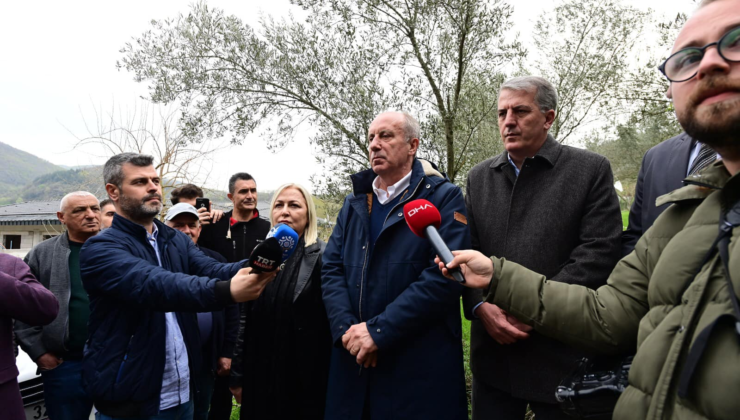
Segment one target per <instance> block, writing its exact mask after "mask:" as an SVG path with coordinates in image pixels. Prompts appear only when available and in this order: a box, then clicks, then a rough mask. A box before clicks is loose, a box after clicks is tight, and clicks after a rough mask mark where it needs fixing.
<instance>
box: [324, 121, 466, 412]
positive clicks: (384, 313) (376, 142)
mask: <svg viewBox="0 0 740 420" xmlns="http://www.w3.org/2000/svg"><path fill="white" fill-rule="evenodd" d="M368 141H369V144H370V163H371V165H372V169H369V170H366V171H363V172H360V173H358V174H355V175H353V176H352V184H353V190H354V192H353V193H352V194H350V195H349V196H348V197H347V198H346V199H345V201H344V206H343V207H342V210H341V211H340V213H339V216H338V217H337V224H336V226H335V227H334V231H333V233H332V235H331V239H330V240H329V243H328V244H327V247H326V251H325V252H324V256H323V269H322V291H323V298H324V305H325V306H326V312H327V315H328V317H329V322H330V326H331V333H332V338H333V341H334V344H335V348H334V350H333V351H332V356H331V365H330V371H329V385H328V391H327V403H326V404H327V405H326V411H325V412H326V415H325V418H326V419H346V420H360V419H363V420H364V419H388V418H397V419H446V420H462V419H467V402H466V398H465V378H464V371H463V353H462V339H461V325H460V294H461V291H462V288H461V286H460V285H458V284H454V283H452V282H449V281H447V283H445V279H444V277H442V275H441V274H440V272H439V271H438V270H435V268H436V266H435V265H434V256H435V252H434V250H433V248H432V247H431V244H430V243H429V241H427V240H426V239H423V238H419V237H418V236H415V235H414V234H413V233H412V232H411V230H410V229H409V228H408V226H407V225H406V223H405V221H404V217H403V205H404V204H405V203H408V202H409V201H411V200H414V199H418V198H424V199H426V200H429V201H430V202H431V203H432V204H434V205H435V206H436V207H437V208H438V209H439V211H440V213H441V215H442V225H441V226H440V228H439V233H440V235H441V236H442V238H443V239H444V240H445V241H446V242H447V244H448V245H449V247H450V248H451V249H457V248H456V247H458V246H460V245H462V244H465V245H469V244H470V234H469V232H468V227H467V218H466V210H465V202H464V200H463V196H462V192H461V191H460V188H458V187H456V186H455V185H454V184H452V183H451V182H450V181H449V179H447V178H446V177H444V176H443V175H442V174H440V173H439V172H438V171H437V170H436V169H435V168H433V167H432V165H431V164H429V163H428V162H425V161H421V160H418V159H416V158H415V155H416V150H417V148H418V146H419V124H418V122H416V120H415V119H414V118H413V117H412V116H410V115H408V114H407V113H401V112H389V113H384V114H381V115H379V116H378V117H377V118H376V119H375V120H374V121H373V122H372V124H371V125H370V130H369V138H368Z"/></svg>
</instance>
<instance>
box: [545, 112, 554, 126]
mask: <svg viewBox="0 0 740 420" xmlns="http://www.w3.org/2000/svg"><path fill="white" fill-rule="evenodd" d="M554 122H555V110H554V109H551V110H549V111H547V112H545V130H549V129H550V127H552V124H553V123H554Z"/></svg>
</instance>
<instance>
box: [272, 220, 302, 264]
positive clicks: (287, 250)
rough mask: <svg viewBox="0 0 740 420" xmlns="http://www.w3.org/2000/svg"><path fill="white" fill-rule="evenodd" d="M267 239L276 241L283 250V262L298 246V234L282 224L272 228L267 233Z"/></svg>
mask: <svg viewBox="0 0 740 420" xmlns="http://www.w3.org/2000/svg"><path fill="white" fill-rule="evenodd" d="M267 237H268V238H275V239H277V241H278V243H279V244H280V247H281V248H282V250H283V257H282V260H283V261H285V260H287V259H288V258H290V256H291V255H293V251H295V247H296V246H298V233H297V232H296V231H294V230H293V229H292V228H291V227H290V226H288V225H286V224H283V223H278V224H277V225H275V226H273V227H272V229H270V231H269V232H267Z"/></svg>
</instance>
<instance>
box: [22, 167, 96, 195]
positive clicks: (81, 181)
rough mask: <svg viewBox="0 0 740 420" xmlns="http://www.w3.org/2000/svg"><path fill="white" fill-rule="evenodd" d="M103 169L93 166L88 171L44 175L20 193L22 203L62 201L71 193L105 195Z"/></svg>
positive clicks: (66, 171)
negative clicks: (80, 192)
mask: <svg viewBox="0 0 740 420" xmlns="http://www.w3.org/2000/svg"><path fill="white" fill-rule="evenodd" d="M102 180H103V167H102V166H92V167H88V168H86V169H70V170H62V171H56V172H52V173H50V174H46V175H42V176H40V177H38V178H36V179H34V180H33V181H31V182H30V183H28V184H27V185H25V186H24V187H23V188H22V189H21V191H20V197H21V199H22V201H53V200H61V198H62V197H64V195H65V194H67V193H69V192H71V191H80V190H82V191H89V192H91V193H93V194H95V195H96V196H98V197H101V196H104V195H105V188H104V185H103V181H102Z"/></svg>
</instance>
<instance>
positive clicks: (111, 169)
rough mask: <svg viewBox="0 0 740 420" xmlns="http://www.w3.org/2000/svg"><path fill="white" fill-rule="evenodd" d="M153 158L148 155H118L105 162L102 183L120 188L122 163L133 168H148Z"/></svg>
mask: <svg viewBox="0 0 740 420" xmlns="http://www.w3.org/2000/svg"><path fill="white" fill-rule="evenodd" d="M153 162H154V158H153V157H151V156H149V155H140V154H138V153H119V154H117V155H115V156H113V157H112V158H110V159H108V161H107V162H105V166H104V167H103V181H104V182H105V183H106V184H113V185H115V186H116V187H118V188H121V185H122V184H123V169H121V168H122V167H123V164H124V163H130V164H132V165H134V166H138V167H140V168H141V167H145V166H150V165H152V164H153Z"/></svg>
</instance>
